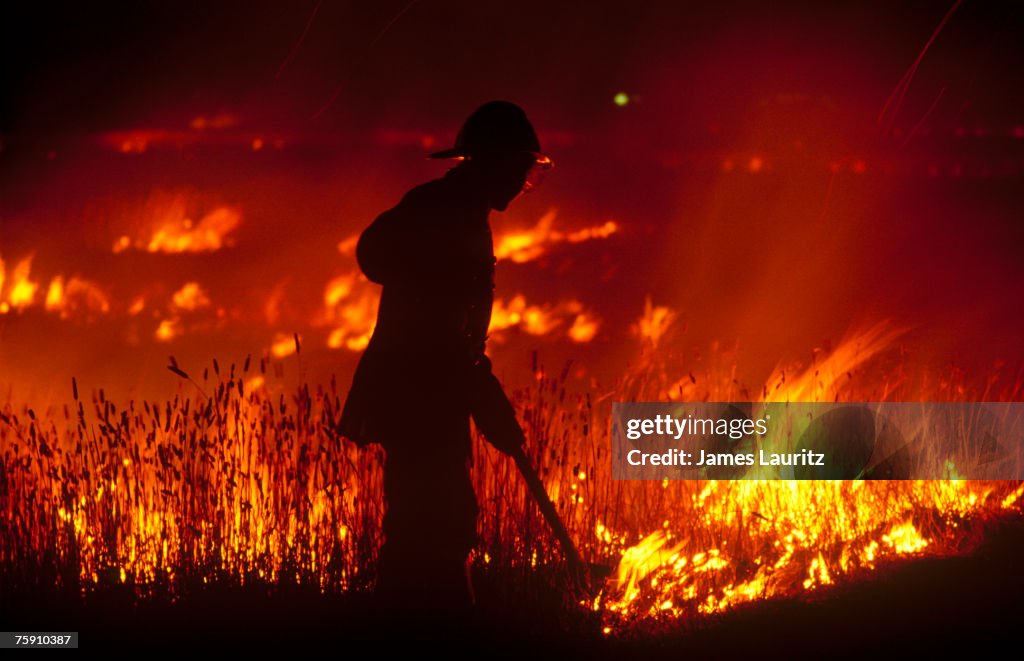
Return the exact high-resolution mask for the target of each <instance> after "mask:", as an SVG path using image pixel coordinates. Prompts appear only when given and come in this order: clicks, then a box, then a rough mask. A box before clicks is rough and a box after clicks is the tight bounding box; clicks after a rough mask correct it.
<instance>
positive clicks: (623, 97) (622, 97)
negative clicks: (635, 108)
mask: <svg viewBox="0 0 1024 661" xmlns="http://www.w3.org/2000/svg"><path fill="white" fill-rule="evenodd" d="M612 101H613V102H614V103H615V105H617V106H618V107H620V108H621V107H622V106H624V105H626V104H628V103H629V95H628V94H626V93H625V92H619V93H618V94H616V95H615V96H614V97H613V98H612Z"/></svg>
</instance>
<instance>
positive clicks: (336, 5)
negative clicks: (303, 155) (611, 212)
mask: <svg viewBox="0 0 1024 661" xmlns="http://www.w3.org/2000/svg"><path fill="white" fill-rule="evenodd" d="M951 4H952V3H948V2H934V1H930V2H929V1H925V2H920V1H919V2H859V3H846V4H845V5H841V6H836V5H835V3H806V2H800V3H779V2H771V3H769V2H757V3H750V2H717V3H712V6H710V7H708V6H705V7H698V6H694V5H695V3H668V2H663V3H653V2H636V1H630V2H603V3H566V2H562V3H558V2H538V1H534V0H525V1H522V0H517V1H516V2H487V3H479V2H458V1H454V0H420V1H419V2H414V3H411V4H409V3H407V2H406V0H401V1H398V2H396V1H394V0H387V1H384V2H330V1H329V0H327V1H324V2H323V3H322V4H320V6H319V8H318V9H317V11H316V15H315V17H314V18H313V20H312V23H311V24H310V28H309V31H308V34H307V35H306V38H305V40H304V42H303V43H302V45H301V47H300V48H299V49H298V50H297V52H295V53H294V57H292V58H291V59H290V60H289V61H288V64H287V66H286V67H285V68H284V70H283V71H281V73H280V75H279V76H278V75H277V74H278V71H279V69H280V67H281V65H282V63H283V62H284V61H285V60H286V58H287V57H288V55H289V53H290V52H291V50H292V48H293V46H294V45H295V43H296V42H297V41H298V39H299V37H300V35H302V33H303V29H304V27H305V26H306V24H307V21H308V20H309V17H310V15H311V14H312V12H313V10H314V7H317V2H315V0H303V1H300V2H292V3H284V2H266V1H262V2H260V1H256V2H219V3H206V2H139V3H127V2H124V3H113V2H93V3H67V4H66V5H64V6H61V5H60V3H57V4H56V5H55V4H53V3H5V5H4V8H3V10H2V11H3V20H2V24H3V31H4V36H3V48H4V56H3V62H4V64H3V66H4V68H5V69H6V71H5V72H4V80H5V83H4V100H3V104H2V127H3V130H4V131H5V132H13V133H54V132H59V133H64V132H74V131H81V130H84V131H91V130H98V129H101V128H110V127H124V126H133V125H153V124H159V123H161V122H174V121H180V119H181V118H182V117H187V116H189V113H193V114H194V113H196V112H213V111H214V110H215V109H217V108H230V109H232V110H233V111H235V112H238V113H240V114H241V115H242V116H244V117H245V118H246V119H247V121H249V122H255V123H259V124H263V125H266V124H269V125H286V126H291V127H304V128H309V127H318V126H330V125H332V124H338V123H344V124H345V125H347V126H352V127H360V126H367V125H376V124H377V123H378V122H384V123H392V124H393V123H396V122H397V123H399V124H419V125H423V124H426V125H431V124H434V123H436V122H440V121H445V122H450V119H451V117H452V115H458V116H461V115H462V114H464V111H465V108H466V107H468V106H472V105H474V104H475V103H477V102H478V101H480V100H482V99H485V98H489V97H493V96H504V97H509V98H516V99H517V100H520V101H521V102H522V103H523V104H524V105H526V106H527V107H528V108H530V109H531V110H532V111H533V113H534V114H535V115H537V117H538V119H539V120H540V123H541V124H544V125H557V126H560V127H566V128H568V127H572V128H573V129H588V128H594V127H597V126H600V125H601V122H602V121H603V120H604V115H606V114H607V113H610V112H613V109H612V108H611V107H610V104H609V103H608V102H607V101H608V99H609V98H610V96H611V95H612V94H614V93H615V92H616V91H618V90H619V89H626V90H630V91H633V92H634V93H635V94H637V95H639V96H640V97H642V98H643V99H644V100H645V102H646V103H647V104H648V105H649V106H656V107H658V108H659V109H665V110H670V111H671V110H676V111H679V112H686V113H697V115H698V116H700V118H701V119H705V118H706V117H718V116H721V117H728V116H729V115H730V114H731V113H737V112H741V109H742V108H743V107H745V106H747V105H749V104H750V103H751V102H752V101H753V100H755V99H756V98H757V97H758V96H759V95H761V94H766V93H777V92H780V91H799V92H809V93H815V94H828V95H832V96H834V97H836V98H837V100H838V102H839V103H843V102H844V101H845V99H844V96H846V95H856V98H857V99H859V100H860V101H862V102H863V103H864V104H865V105H867V106H875V107H879V108H880V104H881V103H882V102H884V99H885V97H886V95H887V94H888V91H889V90H891V89H892V88H893V87H894V86H895V84H896V83H897V82H898V80H899V78H900V76H901V75H902V73H903V71H905V70H906V68H907V66H909V64H910V63H911V62H912V61H913V58H914V57H915V56H916V54H917V52H918V51H919V49H920V48H921V46H922V45H923V44H924V42H925V41H926V40H927V38H928V36H929V34H930V33H931V31H932V30H933V29H934V27H935V26H936V25H937V24H938V22H939V20H940V19H941V17H942V15H943V14H944V13H945V11H946V10H947V9H948V8H949V6H951ZM389 26H390V27H389ZM1020 28H1021V19H1020V18H1019V17H1017V16H1016V15H1014V14H1013V12H1012V11H1011V10H1010V3H1003V4H1001V3H993V2H979V1H968V2H966V3H964V5H963V6H962V7H960V8H959V9H958V11H957V12H956V14H955V15H954V17H953V19H952V20H951V22H950V24H949V25H948V26H947V29H946V30H945V31H944V33H943V34H942V35H941V36H940V38H939V40H938V41H937V42H936V44H935V46H934V47H933V49H932V50H931V52H930V53H929V54H928V56H927V57H926V59H925V62H924V64H923V65H922V67H921V69H920V70H919V72H918V79H917V81H916V85H917V89H919V90H920V91H921V94H922V97H926V98H923V99H922V100H920V103H923V104H924V105H925V107H926V106H927V104H928V103H929V102H930V100H931V98H933V97H932V96H929V93H930V92H932V91H936V90H938V89H939V88H941V87H946V88H947V91H946V95H947V96H946V98H947V102H946V103H944V104H943V105H944V107H943V108H940V109H939V110H940V111H946V110H948V111H949V112H953V111H955V110H956V109H957V108H958V107H959V110H960V111H961V112H962V111H963V107H962V106H963V104H965V103H969V104H970V106H971V112H973V113H976V115H977V116H980V117H983V118H985V119H986V121H1018V120H1019V118H1020V116H1021V115H1022V114H1024V113H1021V112H1020V111H1021V108H1022V103H1021V100H1022V94H1021V88H1020V85H1019V71H1020V70H1021V65H1022V64H1024V62H1022V57H1021V53H1022V49H1021V48H1020V46H1019V43H1018V42H1019V35H1020V34H1021V33H1022V31H1021V30H1020ZM335 91H337V100H336V101H335V103H334V104H333V105H332V106H331V107H330V109H329V110H328V111H327V112H326V113H324V114H323V115H322V116H321V117H320V118H319V119H318V120H312V119H311V117H312V116H313V114H314V113H316V111H317V110H318V109H320V108H321V107H322V106H323V105H324V104H325V103H326V102H327V101H328V100H329V99H330V98H331V97H332V94H333V93H334V92H335ZM914 102H916V101H915V100H914V99H910V100H908V103H914ZM958 104H959V105H958ZM1004 116H1005V117H1004ZM318 122H319V124H318Z"/></svg>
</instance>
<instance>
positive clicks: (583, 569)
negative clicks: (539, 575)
mask: <svg viewBox="0 0 1024 661" xmlns="http://www.w3.org/2000/svg"><path fill="white" fill-rule="evenodd" d="M511 454H512V458H513V459H514V460H515V462H516V466H518V467H519V472H520V473H522V474H523V478H524V479H525V480H526V486H527V487H529V489H530V493H531V494H533V497H534V499H535V500H536V501H537V505H538V506H539V507H540V511H541V514H543V515H544V519H545V520H546V521H547V522H548V525H549V526H551V530H552V532H554V533H555V538H556V539H558V543H559V544H561V546H562V550H563V551H564V552H565V555H566V558H567V559H568V561H569V566H570V568H571V569H572V570H573V572H574V574H575V577H576V578H577V580H586V578H585V577H586V574H587V566H586V565H585V564H584V563H583V560H582V559H581V558H580V554H579V551H577V550H576V545H575V544H573V542H572V538H571V537H569V531H568V530H566V529H565V525H564V524H563V523H562V519H561V517H559V516H558V510H556V509H555V504H554V503H552V502H551V498H550V497H549V496H548V492H547V490H546V489H545V488H544V483H543V482H541V481H540V476H538V475H537V471H536V470H534V468H533V464H532V463H530V458H529V457H527V456H526V452H525V451H524V450H523V448H521V447H517V448H515V449H514V450H513V451H512V453H511Z"/></svg>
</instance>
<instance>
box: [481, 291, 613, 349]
mask: <svg viewBox="0 0 1024 661" xmlns="http://www.w3.org/2000/svg"><path fill="white" fill-rule="evenodd" d="M600 324H601V322H600V320H599V319H598V318H597V316H596V315H594V314H593V313H591V312H587V311H586V310H584V308H583V304H582V303H580V302H579V301H576V300H567V301H562V302H560V303H557V304H554V305H529V304H527V302H526V297H525V296H523V295H522V294H517V295H516V296H514V297H513V298H512V300H510V301H508V302H507V303H506V302H505V301H504V299H501V298H498V299H495V301H494V307H493V308H492V311H491V326H490V329H489V333H490V334H491V335H492V336H494V337H495V338H496V339H499V340H500V339H501V332H502V331H504V330H507V329H510V328H518V329H521V330H522V331H523V332H525V333H528V334H529V335H538V336H541V335H550V334H551V333H553V332H554V331H556V330H559V329H561V328H564V327H566V326H568V329H567V330H566V331H565V334H566V336H567V337H569V339H571V340H572V341H573V342H580V343H583V342H589V341H591V340H592V339H593V338H594V336H595V335H596V334H597V330H598V328H599V327H600Z"/></svg>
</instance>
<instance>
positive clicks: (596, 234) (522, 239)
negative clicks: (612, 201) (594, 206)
mask: <svg viewBox="0 0 1024 661" xmlns="http://www.w3.org/2000/svg"><path fill="white" fill-rule="evenodd" d="M555 215H556V213H555V211H554V210H551V211H548V212H547V213H546V214H544V215H543V216H541V219H540V220H539V221H537V224H536V225H534V226H533V227H532V228H529V229H526V230H521V231H509V232H504V233H503V234H502V235H501V236H499V237H498V239H497V241H496V242H495V247H494V256H495V257H496V258H498V259H508V260H511V261H513V262H515V263H517V264H521V263H523V262H529V261H532V260H534V259H537V258H538V257H540V256H541V255H543V254H544V253H546V252H547V251H548V249H549V248H550V247H551V246H553V245H556V244H559V243H582V242H584V241H591V240H593V239H607V238H608V237H609V236H611V235H612V234H615V233H616V232H618V231H619V226H618V224H617V223H616V222H615V221H613V220H609V221H607V222H605V223H603V224H601V225H595V226H593V227H585V228H583V229H579V230H576V231H572V232H565V231H561V230H556V229H554V223H555Z"/></svg>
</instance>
